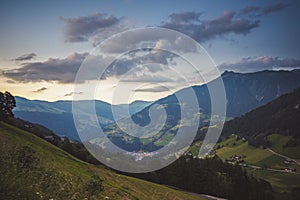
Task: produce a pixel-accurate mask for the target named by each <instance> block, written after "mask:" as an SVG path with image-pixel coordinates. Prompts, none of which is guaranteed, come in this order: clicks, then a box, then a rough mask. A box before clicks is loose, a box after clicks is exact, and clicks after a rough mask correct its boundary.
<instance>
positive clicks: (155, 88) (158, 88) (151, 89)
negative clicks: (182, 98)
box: [134, 86, 170, 92]
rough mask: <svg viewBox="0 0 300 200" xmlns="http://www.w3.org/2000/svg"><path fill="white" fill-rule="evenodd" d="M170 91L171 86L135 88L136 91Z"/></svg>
mask: <svg viewBox="0 0 300 200" xmlns="http://www.w3.org/2000/svg"><path fill="white" fill-rule="evenodd" d="M168 91H170V89H169V88H167V87H165V86H156V87H151V88H139V89H135V90H134V92H168Z"/></svg>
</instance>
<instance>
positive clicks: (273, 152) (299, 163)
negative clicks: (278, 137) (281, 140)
mask: <svg viewBox="0 0 300 200" xmlns="http://www.w3.org/2000/svg"><path fill="white" fill-rule="evenodd" d="M267 150H268V151H270V152H271V153H272V154H274V155H277V156H280V157H282V158H285V159H289V160H292V161H293V162H294V163H296V164H297V165H299V166H300V162H298V161H297V160H295V159H292V158H290V157H287V156H285V155H282V154H280V153H277V152H275V151H273V150H272V149H270V148H267Z"/></svg>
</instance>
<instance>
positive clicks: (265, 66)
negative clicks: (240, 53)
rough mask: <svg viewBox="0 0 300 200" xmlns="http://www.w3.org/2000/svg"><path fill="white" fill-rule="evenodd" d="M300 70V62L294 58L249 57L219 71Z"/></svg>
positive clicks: (225, 65) (224, 66) (221, 67)
mask: <svg viewBox="0 0 300 200" xmlns="http://www.w3.org/2000/svg"><path fill="white" fill-rule="evenodd" d="M296 68H300V60H298V59H293V58H279V57H271V56H260V57H247V58H243V59H241V60H239V61H237V62H232V63H224V64H221V65H219V69H220V70H222V71H224V70H232V71H236V72H255V71H262V70H281V69H286V70H291V69H296Z"/></svg>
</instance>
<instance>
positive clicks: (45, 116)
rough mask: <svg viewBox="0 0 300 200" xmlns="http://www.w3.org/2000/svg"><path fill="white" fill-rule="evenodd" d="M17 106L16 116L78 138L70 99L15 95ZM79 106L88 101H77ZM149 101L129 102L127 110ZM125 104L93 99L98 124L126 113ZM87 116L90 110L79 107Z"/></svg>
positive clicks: (133, 111)
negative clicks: (40, 98)
mask: <svg viewBox="0 0 300 200" xmlns="http://www.w3.org/2000/svg"><path fill="white" fill-rule="evenodd" d="M15 99H16V104H17V107H16V108H15V109H14V110H13V112H14V114H15V116H16V117H19V118H21V119H24V120H27V121H30V122H33V123H38V124H41V125H44V126H46V127H47V128H49V129H51V130H52V131H54V132H55V133H57V134H58V135H60V136H66V137H68V138H70V139H75V140H80V139H79V137H78V135H77V131H76V128H75V124H74V120H73V115H72V101H56V102H47V101H39V100H28V99H26V98H22V97H15ZM79 103H80V105H82V106H81V107H84V105H85V104H88V103H90V101H79ZM150 103H151V102H145V101H135V102H133V103H131V104H129V111H130V113H131V114H134V113H136V112H138V111H140V110H141V109H143V108H144V107H146V106H147V105H149V104H150ZM111 106H114V110H115V111H116V112H115V118H114V116H113V114H112V110H111ZM127 106H128V105H126V104H120V105H110V104H108V103H106V102H103V101H98V100H96V101H95V108H96V113H97V115H98V120H99V122H100V124H102V125H107V124H110V123H113V122H115V120H119V119H121V118H123V117H124V116H127V115H126V112H127V110H126V107H127ZM80 111H81V112H83V113H84V114H85V115H86V117H87V118H89V116H90V113H89V112H90V111H89V110H85V109H81V110H80Z"/></svg>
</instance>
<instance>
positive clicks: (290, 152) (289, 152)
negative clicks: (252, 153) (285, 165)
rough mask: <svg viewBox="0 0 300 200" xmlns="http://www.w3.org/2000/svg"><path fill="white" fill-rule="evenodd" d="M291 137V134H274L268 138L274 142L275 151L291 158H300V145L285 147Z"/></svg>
mask: <svg viewBox="0 0 300 200" xmlns="http://www.w3.org/2000/svg"><path fill="white" fill-rule="evenodd" d="M291 138H292V137H291V136H283V135H279V134H272V135H270V136H268V140H269V141H270V142H271V144H272V146H271V149H272V150H273V151H275V152H277V153H280V154H283V155H285V156H288V157H290V158H293V159H297V160H300V145H297V146H296V147H283V146H284V145H285V144H286V143H287V142H288V141H289V140H290V139H291Z"/></svg>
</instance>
